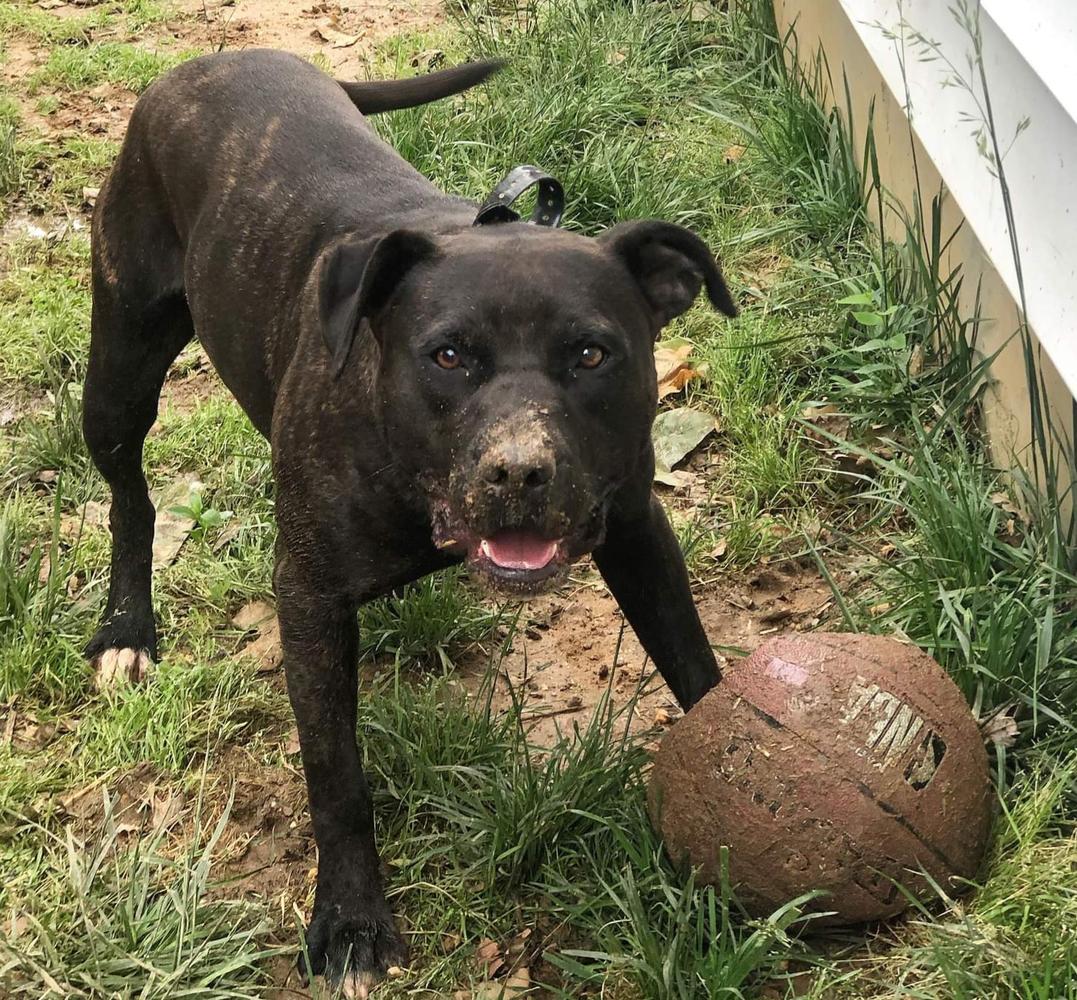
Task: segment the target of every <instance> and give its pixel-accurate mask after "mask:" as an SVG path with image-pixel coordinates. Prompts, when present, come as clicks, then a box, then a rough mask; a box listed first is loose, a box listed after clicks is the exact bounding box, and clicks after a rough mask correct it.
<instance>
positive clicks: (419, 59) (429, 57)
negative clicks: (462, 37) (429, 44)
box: [411, 49, 445, 72]
mask: <svg viewBox="0 0 1077 1000" xmlns="http://www.w3.org/2000/svg"><path fill="white" fill-rule="evenodd" d="M444 61H445V53H444V52H442V51H441V49H423V51H422V52H417V53H415V55H413V56H412V57H411V64H412V66H415V67H416V68H418V69H421V70H425V71H427V72H429V71H430V70H432V69H434V68H435V67H437V66H439V65H441V63H443V62H444Z"/></svg>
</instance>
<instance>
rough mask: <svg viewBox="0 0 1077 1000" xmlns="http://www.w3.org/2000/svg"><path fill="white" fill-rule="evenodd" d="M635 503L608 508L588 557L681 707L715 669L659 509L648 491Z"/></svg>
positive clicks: (714, 676) (714, 677)
mask: <svg viewBox="0 0 1077 1000" xmlns="http://www.w3.org/2000/svg"><path fill="white" fill-rule="evenodd" d="M640 506H641V507H642V509H640V510H637V511H636V512H634V513H631V512H625V511H624V510H623V509H621V508H618V507H615V508H614V509H613V510H611V512H610V515H609V518H608V519H607V523H606V537H605V540H604V541H603V543H602V545H600V546H599V547H598V548H597V549H595V552H594V558H595V562H596V563H597V564H598V568H599V570H600V571H601V573H602V576H603V578H604V579H605V581H606V584H607V585H608V586H609V588H610V591H611V592H612V593H613V596H614V597H615V598H617V603H618V604H619V605H620V606H621V610H622V611H623V612H624V615H625V618H627V619H628V623H629V624H630V625H631V626H632V629H633V630H634V631H635V633H636V637H637V638H638V639H639V641H640V644H641V645H642V646H643V648H644V649H645V650H646V651H647V654H648V655H649V656H650V657H651V659H652V660H654V663H655V666H656V667H658V670H659V673H661V674H662V676H663V677H664V678H665V681H666V683H667V684H668V685H669V686H670V689H671V690H672V691H673V694H674V695H675V696H676V698H677V701H678V702H679V703H680V705H681V707H682V708H684V709H685V710H687V709H689V708H691V707H692V706H693V705H694V704H695V703H696V702H697V701H699V699H700V698H702V697H703V695H705V694H706V693H707V692H708V691H709V690H710V689H711V688H712V687H714V685H715V684H717V683H718V681H719V679H720V678H721V674H720V673H719V670H718V664H717V663H716V662H715V659H714V653H713V651H712V650H711V647H710V643H709V642H708V641H707V636H706V633H705V632H704V631H703V625H702V623H701V622H700V620H699V613H698V612H697V611H696V606H695V602H694V601H693V600H692V591H691V587H690V585H689V582H688V570H687V569H686V568H685V565H684V556H682V555H681V549H680V546H679V545H678V544H677V538H676V536H675V535H674V534H673V530H672V529H671V528H670V526H669V521H668V520H667V519H666V515H665V511H663V510H662V505H661V504H660V503H659V502H658V500H657V499H656V498H655V497H654V496H651V495H650V493H649V492H648V499H647V500H645V501H644V502H643V503H642V504H641V505H640Z"/></svg>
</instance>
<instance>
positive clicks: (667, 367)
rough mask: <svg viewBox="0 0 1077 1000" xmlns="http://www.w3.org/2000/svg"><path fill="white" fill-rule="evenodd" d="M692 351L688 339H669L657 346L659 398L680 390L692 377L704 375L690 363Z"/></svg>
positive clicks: (656, 371) (655, 360) (655, 367)
mask: <svg viewBox="0 0 1077 1000" xmlns="http://www.w3.org/2000/svg"><path fill="white" fill-rule="evenodd" d="M691 353H692V345H691V344H690V343H688V341H686V340H671V341H667V342H664V343H663V344H662V345H661V346H659V347H656V348H655V351H654V370H655V375H656V376H657V378H658V398H659V399H665V398H666V397H667V396H672V395H673V394H674V393H677V392H680V391H681V390H682V389H683V388H684V387H685V386H686V385H687V384H688V383H689V382H691V381H692V379H696V378H701V377H702V373H701V372H699V371H697V370H696V369H694V368H693V367H692V366H691V365H690V364H688V355H690V354H691Z"/></svg>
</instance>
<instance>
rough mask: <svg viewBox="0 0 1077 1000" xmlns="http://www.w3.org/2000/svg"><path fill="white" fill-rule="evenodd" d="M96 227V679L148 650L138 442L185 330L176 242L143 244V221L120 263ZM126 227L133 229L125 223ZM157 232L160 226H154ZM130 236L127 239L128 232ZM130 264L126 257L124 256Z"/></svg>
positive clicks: (139, 665)
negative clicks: (103, 552) (104, 550)
mask: <svg viewBox="0 0 1077 1000" xmlns="http://www.w3.org/2000/svg"><path fill="white" fill-rule="evenodd" d="M95 221H98V222H99V223H100V224H99V225H97V226H95V231H94V259H93V312H92V316H91V324H90V360H89V367H88V371H87V375H86V384H85V387H84V389H83V433H84V435H85V438H86V445H87V447H88V448H89V452H90V456H91V457H92V458H93V461H94V464H95V465H96V466H97V468H98V469H99V470H100V471H101V474H102V475H103V476H104V477H105V479H106V480H107V481H108V485H109V487H110V489H111V491H112V506H111V509H110V511H109V526H110V527H111V529H112V565H111V576H110V578H109V591H108V602H107V604H106V607H105V614H104V619H103V621H102V623H101V627H100V628H99V629H98V630H97V632H96V634H95V635H94V636H93V638H92V639H91V640H90V642H89V643H88V645H87V646H86V656H87V657H88V658H89V659H90V660H91V661H92V662H93V664H94V668H95V672H96V683H97V685H98V687H108V686H112V685H114V684H115V683H117V682H119V681H122V680H139V679H141V678H142V677H143V676H144V675H145V674H146V673H147V672H148V671H149V669H150V668H151V667H152V664H153V661H154V659H155V658H156V655H157V629H156V625H155V623H154V618H153V604H152V599H151V594H150V587H151V581H150V573H151V567H152V561H153V529H154V518H155V514H154V507H153V503H152V502H151V500H150V496H149V491H148V489H147V486H146V479H145V476H144V475H143V472H142V447H143V443H144V441H145V439H146V434H147V433H148V432H149V429H150V427H151V426H152V425H153V422H154V420H155V419H156V417H157V405H158V401H159V397H160V393H161V386H162V385H163V383H164V379H165V375H166V374H167V372H168V368H169V366H170V365H171V364H172V362H173V361H174V360H175V358H176V356H177V355H178V354H179V352H180V351H181V350H183V347H184V345H185V344H187V342H188V341H189V340H190V339H191V338H192V336H193V335H194V330H193V327H192V323H191V316H190V312H189V310H188V308H187V303H186V300H185V299H184V296H183V291H182V286H178V285H177V282H176V281H175V279H174V275H177V274H178V273H179V269H178V264H177V265H176V266H173V258H175V259H176V260H177V261H178V259H179V258H178V248H177V247H175V245H174V242H173V241H174V237H172V239H168V237H167V236H162V237H161V238H159V239H157V240H155V241H153V244H152V245H149V246H147V243H146V242H144V240H145V236H146V235H147V233H148V232H151V231H152V227H147V226H146V225H145V222H144V221H143V223H142V226H141V232H140V231H139V229H134V230H133V232H136V233H139V236H138V237H136V239H138V242H139V243H140V244H141V247H140V248H139V249H137V250H136V249H135V248H134V247H132V246H131V245H130V244H128V245H127V246H125V247H124V249H123V250H122V251H121V253H120V254H118V255H117V256H118V257H119V261H118V262H117V261H116V259H115V257H113V256H112V254H111V253H110V250H111V247H113V246H116V244H115V243H110V242H109V240H108V238H107V234H106V233H105V227H106V226H107V222H108V220H107V218H106V219H104V220H103V221H102V219H101V216H100V215H99V217H98V220H95ZM126 232H127V233H131V232H132V230H131V229H130V228H128V229H127V230H126ZM159 232H160V233H163V232H164V230H163V229H162V230H160V231H159ZM132 242H133V240H132ZM123 262H129V263H126V264H125V263H123Z"/></svg>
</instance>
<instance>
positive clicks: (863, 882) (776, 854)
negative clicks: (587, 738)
mask: <svg viewBox="0 0 1077 1000" xmlns="http://www.w3.org/2000/svg"><path fill="white" fill-rule="evenodd" d="M991 789H992V785H991V781H990V778H989V774H988V763H987V752H986V750H985V748H984V744H983V740H982V739H981V736H980V732H979V727H978V726H977V724H976V720H975V719H974V717H973V715H972V712H971V710H970V709H969V706H968V704H967V703H966V701H965V699H964V697H963V696H962V694H961V692H960V691H959V690H958V688H957V686H956V685H955V684H954V683H953V681H952V680H951V679H950V678H949V677H948V676H947V674H946V673H945V671H944V670H943V669H942V668H941V667H940V666H939V665H938V664H937V663H936V662H935V661H934V660H933V659H931V657H929V656H927V655H926V654H924V653H923V652H921V651H920V650H918V649H916V648H915V647H912V646H909V645H906V644H904V643H902V642H899V641H897V640H895V639H890V638H885V637H881V636H871V635H843V634H837V633H812V634H795V635H787V636H781V637H776V638H773V639H770V640H769V641H767V642H765V643H764V644H763V645H761V646H760V647H759V648H758V649H757V650H756V651H755V653H753V654H752V655H751V656H749V657H747V658H746V659H744V660H742V661H740V662H739V663H738V664H736V665H734V666H732V667H731V668H730V669H729V670H728V671H727V673H726V675H725V677H724V678H723V680H722V683H720V684H719V685H718V686H717V687H716V688H714V690H712V691H711V692H710V693H709V694H707V696H706V697H705V698H703V699H702V700H701V701H700V702H699V703H698V704H697V705H696V706H695V707H694V708H693V709H692V710H691V711H690V712H689V713H688V714H687V715H686V716H685V717H684V718H683V719H682V720H681V721H680V722H678V723H677V724H676V725H675V726H674V727H673V728H672V729H671V730H670V731H669V732H668V733H667V734H666V736H665V738H664V739H663V741H662V744H661V746H660V748H659V751H658V753H657V754H656V757H655V761H654V768H653V771H652V774H651V779H650V789H649V801H650V808H651V815H652V818H653V820H654V822H655V824H656V827H657V829H659V830H660V832H661V835H662V837H663V840H664V842H665V845H666V849H667V851H668V852H669V854H670V856H671V858H672V859H673V860H674V861H675V862H677V863H681V862H687V863H688V864H690V865H691V866H692V867H693V868H695V869H697V870H698V872H699V877H700V879H702V880H703V881H704V882H710V883H714V884H717V883H718V881H719V879H720V878H721V867H722V848H723V847H724V848H728V859H729V860H728V867H729V880H730V884H731V885H732V886H733V888H734V892H735V893H736V895H737V898H738V899H739V900H740V902H741V904H742V905H743V906H745V908H746V909H747V910H748V912H749V913H751V914H753V915H756V916H766V915H768V914H770V913H772V912H773V911H774V910H776V909H777V908H778V907H780V906H782V905H783V904H785V903H787V902H788V901H789V900H791V899H793V898H795V897H797V896H800V895H802V894H804V893H808V892H811V891H813V890H820V891H821V892H822V893H824V895H823V896H821V897H819V898H816V899H815V900H813V901H812V902H811V903H810V904H809V905H808V907H807V909H809V910H812V911H815V912H818V913H820V914H825V915H823V916H820V917H819V918H817V919H816V920H813V921H812V925H813V926H818V925H820V924H823V925H835V924H856V923H863V922H868V921H878V920H885V919H887V918H890V917H893V916H895V915H897V914H898V913H900V912H901V911H902V910H904V909H905V908H906V907H907V906H908V904H909V899H908V897H907V896H906V895H905V893H904V892H903V891H902V889H904V890H905V891H906V892H908V893H910V894H911V895H912V896H914V897H916V898H930V897H932V896H933V895H935V892H936V890H935V889H934V888H933V886H932V881H934V882H935V883H936V884H937V885H938V886H940V887H941V888H943V889H944V890H945V891H946V892H947V893H950V894H954V893H959V892H961V891H962V889H963V888H964V887H965V885H966V882H965V880H967V879H970V878H973V877H974V876H975V875H976V873H977V870H978V868H979V866H980V863H981V860H982V858H983V855H984V851H985V848H986V844H987V838H988V832H989V828H990V823H991V811H992V810H991V804H992V801H993V796H992V790H991Z"/></svg>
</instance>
